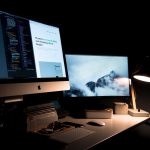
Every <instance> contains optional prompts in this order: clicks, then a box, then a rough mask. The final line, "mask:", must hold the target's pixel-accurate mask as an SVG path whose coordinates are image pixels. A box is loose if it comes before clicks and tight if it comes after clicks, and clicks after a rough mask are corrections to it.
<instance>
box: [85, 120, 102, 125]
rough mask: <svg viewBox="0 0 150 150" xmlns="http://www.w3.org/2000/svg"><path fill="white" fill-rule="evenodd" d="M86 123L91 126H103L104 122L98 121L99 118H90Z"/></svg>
mask: <svg viewBox="0 0 150 150" xmlns="http://www.w3.org/2000/svg"><path fill="white" fill-rule="evenodd" d="M87 124H89V125H92V126H104V125H105V122H103V121H99V120H92V121H89V122H88V123H87Z"/></svg>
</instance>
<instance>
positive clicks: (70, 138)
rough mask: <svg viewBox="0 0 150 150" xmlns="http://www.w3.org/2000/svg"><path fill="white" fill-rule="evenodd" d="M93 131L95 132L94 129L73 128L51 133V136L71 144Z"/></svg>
mask: <svg viewBox="0 0 150 150" xmlns="http://www.w3.org/2000/svg"><path fill="white" fill-rule="evenodd" d="M92 133H94V131H91V130H88V129H85V128H73V129H70V130H67V131H64V132H60V133H59V132H58V133H56V134H54V135H51V136H50V138H51V139H53V140H56V141H59V142H63V143H66V144H69V143H72V142H74V141H76V140H79V139H81V138H83V137H86V136H88V135H90V134H92Z"/></svg>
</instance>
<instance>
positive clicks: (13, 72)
mask: <svg viewBox="0 0 150 150" xmlns="http://www.w3.org/2000/svg"><path fill="white" fill-rule="evenodd" d="M64 59H65V58H64V54H63V50H62V45H61V37H60V31H59V28H58V27H55V26H51V25H47V24H43V23H40V22H37V21H33V20H29V19H25V18H22V17H19V16H15V15H12V14H8V13H5V12H0V97H11V96H22V95H26V94H35V93H44V92H53V91H62V90H67V89H69V81H68V75H67V72H66V64H65V60H64Z"/></svg>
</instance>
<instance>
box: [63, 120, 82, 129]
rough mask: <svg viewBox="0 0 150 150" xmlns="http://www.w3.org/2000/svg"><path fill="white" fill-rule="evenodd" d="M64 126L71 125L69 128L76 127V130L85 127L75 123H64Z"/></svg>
mask: <svg viewBox="0 0 150 150" xmlns="http://www.w3.org/2000/svg"><path fill="white" fill-rule="evenodd" d="M63 124H65V125H69V126H74V127H75V128H80V127H84V125H83V124H79V123H74V122H69V121H66V122H63Z"/></svg>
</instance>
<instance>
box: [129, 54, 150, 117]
mask: <svg viewBox="0 0 150 150" xmlns="http://www.w3.org/2000/svg"><path fill="white" fill-rule="evenodd" d="M147 58H149V57H147ZM149 67H150V66H149V63H148V61H146V63H144V65H143V66H140V68H139V69H138V70H137V71H136V72H135V73H134V74H133V78H135V79H137V80H140V81H144V82H149V83H150V71H149ZM130 84H131V99H132V106H133V109H129V111H128V113H129V114H130V115H131V116H134V117H149V112H146V111H144V110H142V109H137V106H136V94H135V90H134V87H133V84H132V81H131V80H130Z"/></svg>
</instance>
